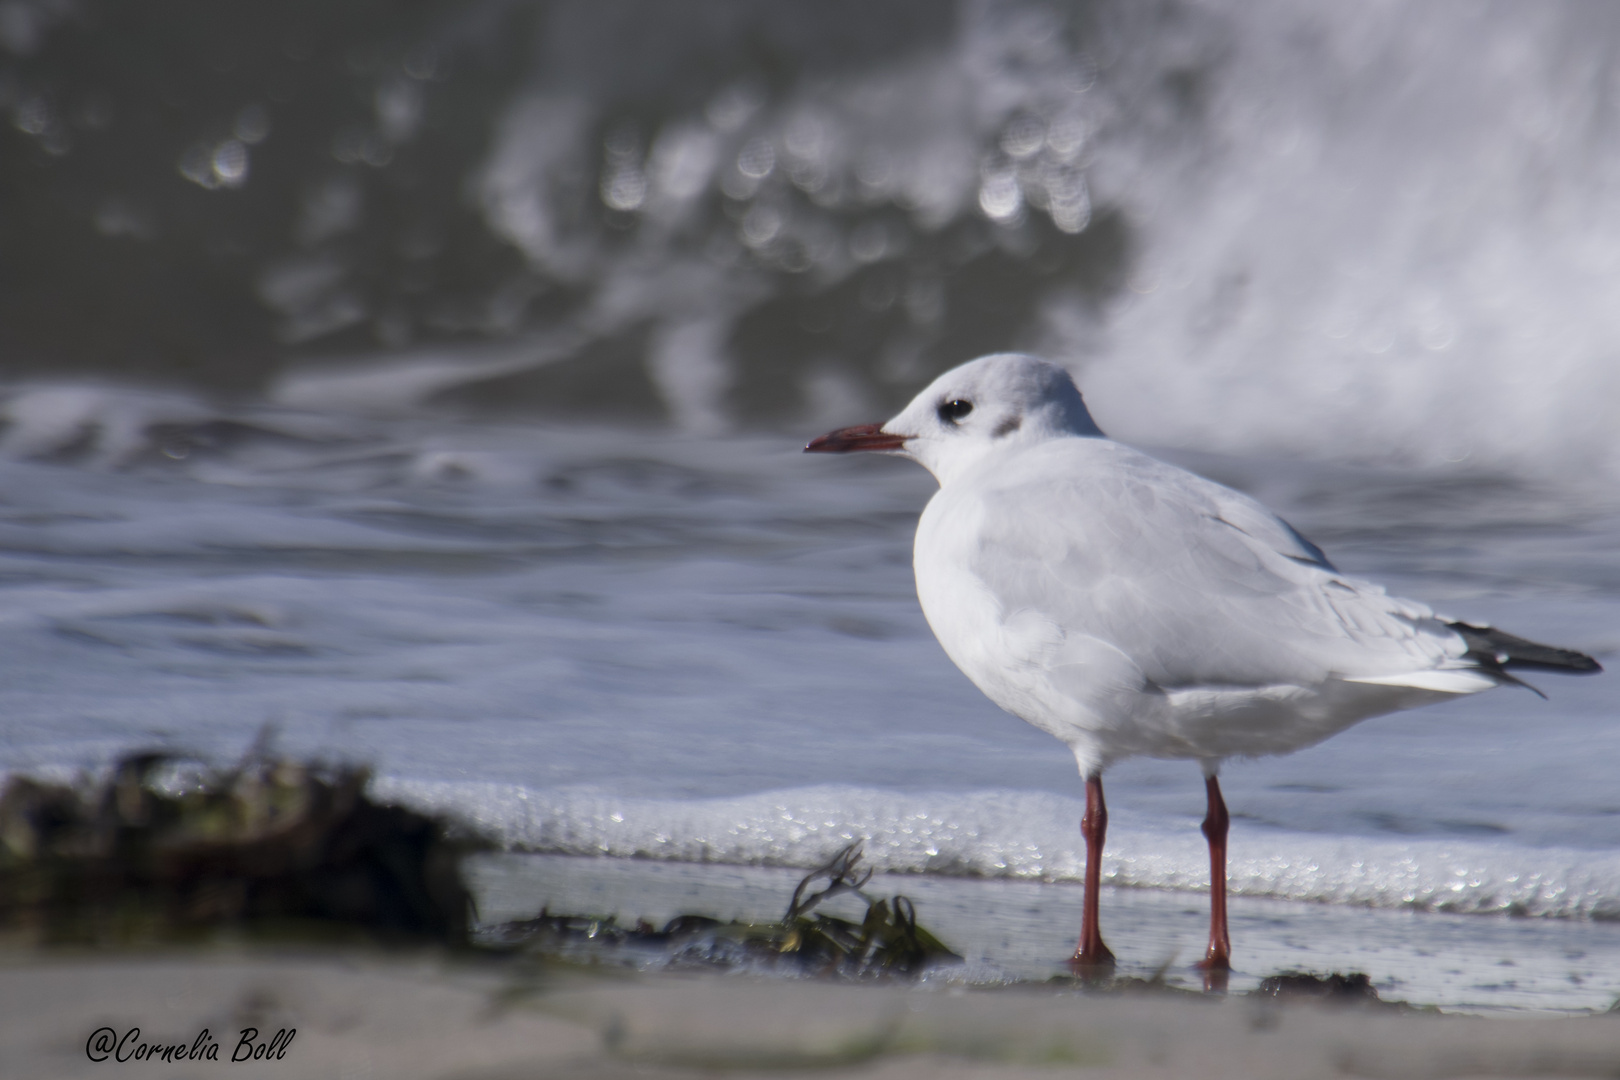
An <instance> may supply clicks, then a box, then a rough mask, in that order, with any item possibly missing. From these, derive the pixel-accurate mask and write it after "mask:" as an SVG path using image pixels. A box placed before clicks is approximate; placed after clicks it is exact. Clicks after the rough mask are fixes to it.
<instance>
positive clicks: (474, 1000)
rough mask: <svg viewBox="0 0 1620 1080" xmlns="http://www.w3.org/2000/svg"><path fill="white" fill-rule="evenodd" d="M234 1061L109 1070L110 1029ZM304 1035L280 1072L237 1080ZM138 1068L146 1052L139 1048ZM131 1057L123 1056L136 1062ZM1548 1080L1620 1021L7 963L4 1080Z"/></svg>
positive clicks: (964, 992) (773, 984)
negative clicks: (786, 1078) (213, 1050)
mask: <svg viewBox="0 0 1620 1080" xmlns="http://www.w3.org/2000/svg"><path fill="white" fill-rule="evenodd" d="M132 1027H139V1028H140V1029H141V1036H140V1041H142V1042H162V1043H183V1044H186V1045H188V1046H189V1045H192V1044H194V1043H195V1042H196V1038H197V1036H198V1034H199V1033H200V1032H202V1031H203V1030H204V1029H207V1030H208V1032H209V1033H210V1036H211V1038H212V1039H213V1040H214V1041H215V1042H216V1043H217V1044H218V1045H219V1049H218V1051H217V1054H218V1060H217V1061H208V1060H196V1061H180V1062H161V1061H159V1062H136V1061H126V1062H125V1063H123V1064H122V1065H120V1064H118V1063H117V1062H116V1061H115V1060H113V1059H112V1058H111V1057H109V1058H108V1060H104V1061H100V1062H96V1061H92V1060H90V1057H89V1055H88V1054H87V1042H88V1041H89V1040H90V1038H91V1035H92V1033H93V1032H96V1031H97V1030H98V1029H103V1028H111V1029H112V1030H113V1031H114V1032H116V1033H117V1034H118V1035H120V1036H122V1035H123V1034H124V1033H126V1032H127V1031H128V1030H129V1029H130V1028H132ZM244 1028H256V1029H257V1030H258V1033H259V1034H258V1039H257V1042H258V1043H260V1044H262V1043H265V1042H266V1041H268V1040H270V1039H271V1038H272V1037H273V1036H274V1035H275V1033H276V1032H278V1031H281V1030H283V1029H285V1030H289V1031H291V1030H294V1029H296V1034H295V1035H294V1036H293V1037H292V1039H291V1041H290V1042H284V1043H283V1044H280V1045H281V1048H282V1049H283V1053H282V1056H281V1057H280V1058H279V1059H278V1060H269V1061H264V1060H261V1061H246V1062H239V1063H235V1064H233V1063H231V1062H230V1061H229V1058H230V1057H231V1055H232V1053H233V1052H234V1051H235V1050H236V1047H237V1045H238V1043H239V1042H240V1038H241V1036H240V1032H241V1031H242V1030H243V1029H244ZM125 1045H126V1050H127V1049H128V1047H129V1046H132V1045H134V1042H133V1041H131V1042H128V1043H126V1044H125ZM114 1054H116V1048H115V1049H114ZM115 1074H119V1075H142V1076H163V1077H194V1076H195V1077H201V1076H219V1075H226V1076H232V1077H244V1078H247V1077H277V1078H281V1080H292V1078H296V1077H311V1078H315V1077H319V1078H322V1080H329V1078H359V1077H373V1076H374V1077H390V1078H415V1077H421V1078H424V1080H427V1078H433V1080H439V1078H444V1080H452V1078H454V1080H507V1078H511V1080H517V1078H519V1077H524V1078H528V1077H570V1078H572V1077H585V1078H604V1080H611V1078H617V1077H632V1076H634V1077H652V1078H659V1077H671V1078H677V1077H697V1076H711V1075H723V1076H726V1077H731V1078H738V1080H742V1078H748V1077H771V1076H778V1075H791V1076H796V1077H807V1078H813V1077H821V1076H858V1077H872V1078H883V1080H900V1078H911V1077H917V1078H923V1077H946V1078H956V1077H962V1078H967V1077H973V1078H982V1080H991V1078H998V1080H999V1078H1011V1077H1050V1076H1055V1075H1064V1076H1083V1077H1133V1078H1134V1077H1143V1078H1150V1077H1166V1078H1168V1077H1188V1076H1199V1077H1205V1078H1221V1077H1234V1078H1244V1080H1265V1078H1273V1077H1275V1078H1277V1080H1308V1078H1311V1077H1318V1076H1320V1077H1330V1076H1344V1075H1351V1076H1367V1077H1469V1076H1491V1077H1542V1076H1577V1077H1579V1076H1607V1077H1612V1076H1615V1075H1617V1074H1620V1014H1617V1013H1606V1014H1599V1015H1592V1016H1585V1017H1530V1016H1521V1017H1502V1016H1496V1017H1478V1016H1457V1015H1448V1014H1443V1013H1439V1012H1436V1011H1421V1010H1400V1009H1392V1008H1388V1007H1380V1006H1371V1007H1363V1006H1337V1007H1335V1006H1329V1005H1323V1004H1316V1003H1308V1002H1289V1003H1277V1002H1275V1001H1260V1000H1257V999H1254V998H1246V997H1239V996H1233V997H1230V998H1213V997H1201V996H1197V995H1191V994H1186V993H1183V992H1177V991H1171V990H1158V991H1141V992H1135V993H1129V994H1098V993H1088V992H1083V991H1080V990H1077V989H1075V988H1073V987H1062V988H1057V987H1041V986H1019V987H1008V988H1001V989H967V988H963V987H959V986H958V987H905V986H892V985H891V986H876V985H848V984H828V983H819V982H810V981H799V980H789V979H765V978H759V977H752V976H737V975H729V976H727V975H676V974H661V975H632V974H626V973H623V972H608V971H602V972H596V973H592V972H590V971H586V970H581V969H573V968H561V969H559V968H536V967H532V966H528V965H521V964H514V963H510V962H507V963H497V962H493V961H484V960H452V959H447V958H445V957H443V956H442V955H438V954H419V955H415V956H400V955H390V954H378V953H370V952H348V953H333V952H324V953H320V952H313V951H308V952H303V953H288V954H277V953H272V952H264V951H252V950H225V951H217V950H216V951H209V952H194V953H154V954H144V955H125V956H107V955H87V956H80V957H73V956H67V955H62V954H48V953H47V954H41V953H37V952H11V953H8V954H5V955H4V956H3V957H0V1076H6V1077H29V1078H36V1080H46V1078H57V1077H60V1078H70V1077H80V1076H107V1075H115Z"/></svg>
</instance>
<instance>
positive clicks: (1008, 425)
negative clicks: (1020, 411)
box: [990, 416, 1024, 439]
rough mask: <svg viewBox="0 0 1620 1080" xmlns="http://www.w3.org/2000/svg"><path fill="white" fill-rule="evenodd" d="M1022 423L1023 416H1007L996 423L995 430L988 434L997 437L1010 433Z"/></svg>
mask: <svg viewBox="0 0 1620 1080" xmlns="http://www.w3.org/2000/svg"><path fill="white" fill-rule="evenodd" d="M1023 424H1024V418H1023V417H1021V416H1009V417H1007V419H1005V420H1003V421H1002V422H1001V423H999V424H997V425H996V430H994V431H992V432H991V433H990V434H992V435H994V436H995V437H996V438H998V439H999V438H1001V437H1002V436H1003V435H1011V434H1012V433H1013V432H1015V431H1017V430H1018V429H1019V428H1020V427H1022V426H1023Z"/></svg>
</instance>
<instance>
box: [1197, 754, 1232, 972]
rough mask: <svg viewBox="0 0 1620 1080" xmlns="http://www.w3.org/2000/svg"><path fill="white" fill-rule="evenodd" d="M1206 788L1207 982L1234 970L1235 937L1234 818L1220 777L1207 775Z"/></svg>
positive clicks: (1205, 960)
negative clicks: (1230, 903) (1230, 922)
mask: <svg viewBox="0 0 1620 1080" xmlns="http://www.w3.org/2000/svg"><path fill="white" fill-rule="evenodd" d="M1204 788H1205V790H1206V791H1207V792H1208V793H1209V812H1208V813H1207V814H1206V815H1204V838H1205V839H1207V840H1208V841H1209V949H1208V951H1207V952H1205V953H1204V959H1203V961H1202V962H1201V963H1200V964H1199V965H1198V966H1199V967H1201V968H1203V969H1204V971H1205V972H1206V976H1205V980H1204V981H1205V983H1206V984H1208V983H1210V981H1211V980H1210V977H1209V976H1210V975H1212V974H1214V973H1216V972H1220V973H1221V976H1220V977H1218V979H1217V980H1216V981H1218V982H1221V983H1224V982H1225V979H1224V975H1225V973H1226V972H1228V971H1230V970H1232V941H1231V938H1229V937H1228V936H1227V934H1226V829H1227V826H1228V825H1229V824H1231V820H1232V819H1231V818H1230V817H1229V816H1228V815H1227V813H1226V800H1225V799H1222V798H1221V784H1220V781H1219V780H1217V779H1215V777H1213V776H1206V777H1205V778H1204ZM1207 988H1209V989H1214V987H1213V986H1209V987H1207Z"/></svg>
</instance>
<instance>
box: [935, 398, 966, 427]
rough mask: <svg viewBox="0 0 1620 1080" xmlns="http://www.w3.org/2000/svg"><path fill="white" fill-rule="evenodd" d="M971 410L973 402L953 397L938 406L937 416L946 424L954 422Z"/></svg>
mask: <svg viewBox="0 0 1620 1080" xmlns="http://www.w3.org/2000/svg"><path fill="white" fill-rule="evenodd" d="M972 411H973V402H971V401H963V400H962V399H961V398H955V399H953V400H951V401H947V402H945V403H944V404H943V405H941V406H940V407H939V418H940V419H941V420H943V421H945V422H946V423H947V424H954V423H956V422H957V421H958V420H960V419H962V417H964V416H966V415H967V414H968V413H970V412H972Z"/></svg>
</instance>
